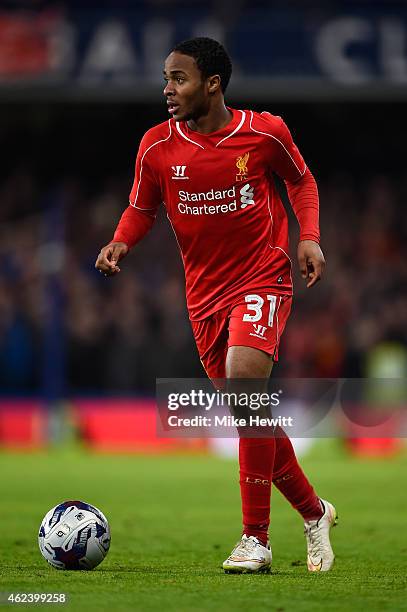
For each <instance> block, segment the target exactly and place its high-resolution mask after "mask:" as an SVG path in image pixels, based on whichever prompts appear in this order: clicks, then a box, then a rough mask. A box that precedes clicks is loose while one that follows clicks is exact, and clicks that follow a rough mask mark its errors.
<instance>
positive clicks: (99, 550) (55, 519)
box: [38, 500, 110, 570]
mask: <svg viewBox="0 0 407 612" xmlns="http://www.w3.org/2000/svg"><path fill="white" fill-rule="evenodd" d="M38 544H39V547H40V551H41V554H42V556H43V557H44V558H45V559H46V560H47V561H48V563H49V564H50V565H52V566H53V567H56V568H57V569H65V570H91V569H93V568H94V567H96V566H97V565H99V563H101V562H102V561H103V559H104V558H105V557H106V555H107V552H108V550H109V547H110V529H109V523H108V522H107V519H106V517H105V516H104V514H103V513H102V512H101V511H100V510H98V509H97V508H95V507H94V506H91V505H90V504H86V503H85V502H82V501H78V500H68V501H65V502H63V503H62V504H58V506H55V507H54V508H51V510H50V511H49V512H47V514H46V515H45V516H44V519H43V521H42V523H41V526H40V532H39V534H38Z"/></svg>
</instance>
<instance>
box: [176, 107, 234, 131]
mask: <svg viewBox="0 0 407 612" xmlns="http://www.w3.org/2000/svg"><path fill="white" fill-rule="evenodd" d="M232 117H233V114H232V113H231V111H230V110H228V109H227V108H226V106H225V102H224V100H223V99H222V100H220V101H219V103H218V104H216V105H214V106H212V107H210V108H209V109H208V112H207V113H206V114H205V115H201V116H200V117H198V118H196V119H190V120H189V121H188V122H187V123H188V127H189V129H190V130H192V131H193V132H199V133H200V134H210V133H211V132H217V131H218V130H221V129H222V128H224V127H225V126H227V124H228V123H230V121H231V119H232Z"/></svg>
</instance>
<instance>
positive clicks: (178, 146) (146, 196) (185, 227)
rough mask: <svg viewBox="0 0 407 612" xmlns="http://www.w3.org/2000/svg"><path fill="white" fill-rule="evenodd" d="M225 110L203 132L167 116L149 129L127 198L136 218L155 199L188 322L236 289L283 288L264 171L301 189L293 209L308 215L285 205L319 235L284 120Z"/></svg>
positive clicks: (284, 242) (281, 238) (304, 231)
mask: <svg viewBox="0 0 407 612" xmlns="http://www.w3.org/2000/svg"><path fill="white" fill-rule="evenodd" d="M230 110H231V111H232V113H233V118H232V120H231V122H230V123H229V124H228V125H227V126H226V127H224V128H222V129H221V130H218V131H216V132H212V133H210V134H200V133H198V132H195V131H192V130H191V129H189V128H188V125H187V123H186V122H176V121H175V120H174V119H169V120H168V121H167V122H165V123H162V124H160V125H157V126H155V127H153V128H152V129H150V130H148V132H147V133H146V134H145V135H144V137H143V139H142V141H141V144H140V148H139V152H138V156H137V161H136V172H135V179H134V184H133V188H132V190H131V194H130V205H131V206H132V207H134V209H135V210H136V211H138V213H140V214H139V218H140V219H141V217H142V216H143V217H144V218H145V217H146V216H149V217H150V218H151V217H155V214H156V212H157V208H158V206H159V205H160V203H161V202H163V203H164V206H165V208H166V211H167V216H168V219H169V221H170V223H171V225H172V227H173V230H174V233H175V235H176V238H177V241H178V245H179V248H180V251H181V255H182V260H183V264H184V268H185V278H186V297H187V305H188V310H189V314H190V318H191V319H192V320H199V319H202V318H205V317H207V316H208V315H210V314H212V313H213V312H215V311H217V310H219V309H221V308H224V307H225V306H228V305H230V304H232V303H233V301H234V300H235V299H236V298H237V297H238V296H239V295H240V294H242V292H246V293H250V291H251V290H253V291H254V290H256V291H257V292H259V291H261V290H262V289H264V290H268V291H272V292H273V293H274V294H279V295H284V294H286V295H287V294H291V293H292V279H291V262H290V259H289V256H288V222H287V215H286V212H285V209H284V206H283V204H282V202H281V200H280V197H279V195H278V193H277V190H276V187H275V185H274V181H273V176H272V173H273V172H275V173H276V174H278V175H279V176H280V177H282V178H283V179H284V180H285V181H286V184H287V186H288V188H289V193H290V188H291V190H292V191H293V193H294V192H296V191H299V192H300V193H301V198H300V200H301V205H302V206H301V210H303V211H304V210H305V209H309V210H311V212H312V214H311V216H310V213H309V210H308V212H307V216H306V217H304V215H303V219H305V221H304V220H303V222H302V223H301V219H300V214H299V210H296V209H295V207H294V206H293V208H294V210H295V212H296V214H297V218H299V221H300V228H301V234H300V239H311V240H315V241H318V240H319V232H318V202H315V193H314V197H310V198H308V199H309V201H307V197H305V198H304V197H303V196H304V195H305V196H306V195H307V189H308V192H309V191H310V190H309V181H308V183H307V185H308V187H306V186H305V185H304V186H302V179H303V177H305V175H306V173H307V174H308V175H309V176H310V177H311V179H312V182H313V184H314V185H315V181H314V179H313V177H312V175H311V174H310V172H309V171H308V170H307V167H306V164H305V162H304V160H303V158H302V156H301V154H300V152H299V151H298V149H297V147H296V146H295V144H294V143H293V140H292V137H291V134H290V132H289V130H288V128H287V126H286V125H285V123H284V122H283V120H282V119H281V118H280V117H275V116H273V115H270V114H269V113H255V112H253V111H243V110H234V109H230ZM299 185H301V189H297V187H298V186H299ZM315 189H316V187H315ZM314 191H315V190H314ZM316 198H317V192H316ZM315 210H316V217H315ZM140 222H141V224H143V223H144V220H141V221H140ZM135 229H136V228H135ZM141 233H145V231H144V230H143V232H141ZM135 234H137V231H136V232H135ZM139 238H140V236H137V238H136V239H135V240H126V239H125V238H124V237H123V236H122V235H121V234H120V224H119V226H118V230H117V232H116V234H115V238H114V240H116V241H118V240H119V239H121V240H123V241H125V242H126V241H127V242H132V243H133V244H134V243H135V242H136V241H137V240H138V239H139ZM130 246H132V245H131V244H130Z"/></svg>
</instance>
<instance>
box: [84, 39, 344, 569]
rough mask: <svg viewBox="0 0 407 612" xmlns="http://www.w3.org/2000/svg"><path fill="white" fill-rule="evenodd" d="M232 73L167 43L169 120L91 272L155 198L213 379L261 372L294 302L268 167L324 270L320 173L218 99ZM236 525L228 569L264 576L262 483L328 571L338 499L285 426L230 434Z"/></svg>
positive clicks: (283, 223) (314, 277) (305, 257)
mask: <svg viewBox="0 0 407 612" xmlns="http://www.w3.org/2000/svg"><path fill="white" fill-rule="evenodd" d="M231 72H232V65H231V61H230V58H229V56H228V54H227V52H226V51H225V49H224V47H223V46H222V45H221V44H219V43H218V42H216V41H214V40H212V39H209V38H194V39H192V40H188V41H185V42H182V43H180V44H178V45H176V46H175V47H174V49H173V51H172V52H171V53H170V54H169V56H168V57H167V59H166V61H165V68H164V80H165V88H164V96H165V98H166V101H167V107H168V112H169V114H170V115H171V117H170V118H169V120H168V121H166V122H164V123H161V124H160V125H157V126H155V127H153V128H151V129H150V130H148V131H147V132H146V134H145V135H144V137H143V139H142V141H141V143H140V147H139V152H138V155H137V160H136V168H135V179H134V184H133V187H132V190H131V193H130V205H129V206H128V208H127V209H126V210H125V211H124V213H123V215H122V217H121V219H120V222H119V224H118V226H117V228H116V231H115V234H114V237H113V240H112V242H110V243H109V244H108V245H107V246H105V247H104V248H102V250H101V252H100V254H99V256H98V258H97V261H96V268H97V269H98V270H99V271H100V272H101V273H103V274H105V275H106V276H112V275H114V274H116V273H118V272H120V268H119V265H118V264H119V262H120V260H121V259H123V257H125V256H126V255H127V253H128V252H129V250H130V249H131V248H132V247H133V246H134V245H135V244H137V243H138V242H139V241H140V240H141V239H142V238H143V236H144V235H145V234H146V233H147V232H148V230H149V229H150V228H151V226H152V225H153V223H154V219H155V217H156V214H157V209H158V207H159V205H160V203H161V202H163V204H164V206H165V208H166V212H167V216H168V218H169V220H170V223H171V225H172V227H173V230H174V233H175V235H176V238H177V241H178V245H179V248H180V251H181V255H182V261H183V264H184V267H185V278H186V295H187V306H188V310H189V316H190V320H191V324H192V329H193V333H194V337H195V341H196V344H197V348H198V351H199V355H200V358H201V361H202V364H203V366H204V368H205V370H206V373H207V375H208V376H209V378H211V379H217V378H224V377H226V378H227V379H240V378H246V379H268V378H269V376H270V374H271V370H272V367H273V362H274V361H277V359H278V347H279V342H280V338H281V334H282V333H283V331H284V328H285V325H286V322H287V319H288V316H289V313H290V308H291V300H292V279H291V262H290V258H289V256H288V255H287V252H288V227H287V216H286V213H285V210H284V207H283V205H282V202H281V200H280V197H279V194H278V192H277V190H276V187H275V182H274V179H273V174H277V175H278V176H279V177H281V178H282V179H283V180H284V181H285V184H286V187H287V191H288V196H289V199H290V202H291V205H292V208H293V210H294V212H295V214H296V217H297V219H298V222H299V226H300V241H299V244H298V261H299V266H300V270H301V274H302V277H303V278H304V279H305V280H306V282H307V287H313V286H314V285H315V284H316V283H317V281H318V280H319V279H320V278H321V275H322V273H323V268H324V257H323V254H322V251H321V249H320V247H319V221H318V214H319V201H318V191H317V186H316V183H315V180H314V178H313V176H312V174H311V172H310V170H309V169H308V168H307V166H306V164H305V162H304V160H303V158H302V156H301V154H300V152H299V150H298V149H297V147H296V146H295V144H294V142H293V140H292V137H291V134H290V132H289V130H288V128H287V126H286V125H285V123H284V121H283V120H282V119H281V117H276V116H273V115H271V114H270V113H268V112H263V113H257V112H253V111H251V110H236V109H233V108H229V107H227V106H226V105H225V100H224V93H225V90H226V88H227V85H228V83H229V79H230V76H231ZM239 467H240V490H241V499H242V512H243V535H242V537H241V540H240V541H239V542H238V544H237V545H236V546H235V548H234V549H233V551H232V553H231V554H230V556H229V557H228V558H227V559H226V561H225V562H224V563H223V568H224V570H225V571H226V572H240V573H247V572H264V571H266V572H267V571H269V570H270V566H271V549H270V544H269V539H268V528H269V521H270V496H271V485H272V483H274V485H275V486H276V487H277V488H278V489H279V490H280V491H281V493H282V494H283V495H284V496H285V497H286V498H287V500H288V501H289V502H290V503H291V504H292V506H293V507H294V508H295V509H296V510H297V511H298V512H299V513H300V514H301V516H302V517H303V519H304V524H305V536H306V540H307V565H308V569H309V570H310V571H313V572H314V571H328V570H329V569H330V568H331V567H332V565H333V561H334V554H333V551H332V548H331V544H330V540H329V532H330V528H331V526H332V525H333V524H334V523H335V522H336V511H335V508H334V507H333V506H332V504H330V503H329V502H327V501H325V500H322V499H320V498H319V497H318V496H317V494H316V493H315V491H314V489H313V488H312V486H311V484H310V483H309V481H308V480H307V478H306V477H305V475H304V473H303V472H302V470H301V468H300V466H299V464H298V462H297V459H296V457H295V453H294V450H293V447H292V444H291V442H290V440H289V438H288V437H287V436H286V435H285V434H284V432H282V431H280V432H278V435H275V436H270V437H266V438H256V437H254V438H253V437H252V438H251V437H241V438H240V440H239Z"/></svg>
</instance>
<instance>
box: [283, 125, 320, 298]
mask: <svg viewBox="0 0 407 612" xmlns="http://www.w3.org/2000/svg"><path fill="white" fill-rule="evenodd" d="M275 119H276V124H275V129H274V130H273V137H272V139H271V145H272V146H271V157H272V159H271V168H272V170H273V171H274V172H276V173H277V174H278V175H279V176H280V177H281V178H282V179H283V180H284V182H285V185H286V187H287V193H288V197H289V199H290V202H291V206H292V208H293V210H294V213H295V216H296V217H297V220H298V223H299V226H300V240H299V243H298V249H297V257H298V264H299V268H300V272H301V276H302V277H303V278H304V279H306V281H307V287H312V286H313V285H315V284H316V283H317V282H318V281H319V280H320V279H321V278H322V275H323V272H324V268H325V258H324V255H323V253H322V250H321V247H320V246H319V241H320V232H319V196H318V187H317V184H316V181H315V178H314V177H313V175H312V173H311V171H310V170H309V168H308V167H307V165H306V163H305V161H304V159H303V157H302V155H301V153H300V152H299V150H298V148H297V146H296V145H295V143H294V142H293V139H292V136H291V133H290V131H289V129H288V127H287V126H286V124H285V123H284V121H283V120H282V119H281V118H280V117H278V118H275Z"/></svg>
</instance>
